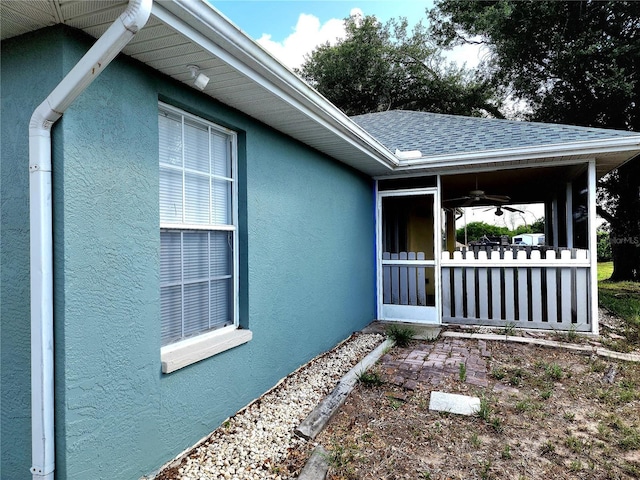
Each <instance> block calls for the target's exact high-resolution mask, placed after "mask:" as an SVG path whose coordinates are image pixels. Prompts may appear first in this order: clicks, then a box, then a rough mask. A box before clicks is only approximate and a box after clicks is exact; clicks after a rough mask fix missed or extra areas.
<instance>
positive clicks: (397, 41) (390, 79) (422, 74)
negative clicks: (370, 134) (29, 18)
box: [298, 16, 502, 118]
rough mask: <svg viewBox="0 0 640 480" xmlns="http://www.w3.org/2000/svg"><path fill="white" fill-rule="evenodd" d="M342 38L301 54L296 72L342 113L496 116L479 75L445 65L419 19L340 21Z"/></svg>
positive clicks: (497, 104) (489, 88)
mask: <svg viewBox="0 0 640 480" xmlns="http://www.w3.org/2000/svg"><path fill="white" fill-rule="evenodd" d="M345 27H346V38H345V39H343V40H341V41H339V42H338V43H337V44H336V45H330V44H329V43H326V44H324V45H321V46H320V47H318V48H316V49H315V50H314V51H313V52H312V53H311V54H310V55H308V56H307V58H306V60H305V63H304V64H303V65H302V67H301V69H300V70H299V72H298V73H300V74H301V75H302V77H303V78H305V79H306V80H307V81H308V82H309V83H310V84H311V85H312V86H314V87H315V88H316V89H317V90H318V91H319V92H320V93H322V94H323V95H324V96H325V97H327V98H328V99H329V100H330V101H331V102H332V103H334V104H335V105H336V106H338V107H339V108H340V109H342V110H343V111H344V112H345V113H347V114H348V115H357V114H362V113H370V112H378V111H385V110H393V109H407V110H419V111H429V112H435V113H449V114H458V115H476V116H477V115H487V114H489V115H492V116H495V117H500V118H502V114H501V113H500V110H499V107H500V105H501V103H500V101H499V100H498V97H497V96H496V90H495V89H494V88H493V87H492V86H491V84H490V83H489V82H488V81H487V80H486V79H485V78H484V77H483V75H482V74H481V73H478V72H472V71H470V70H467V69H465V68H459V67H456V66H454V65H452V64H447V63H446V62H445V60H444V59H443V57H442V56H441V53H440V51H439V50H438V49H437V48H436V47H434V46H433V44H432V42H431V41H430V39H429V35H428V31H427V29H426V28H425V27H424V26H423V25H422V24H421V23H420V24H418V25H417V26H416V27H414V29H413V30H412V32H411V33H409V32H408V30H407V21H406V19H399V20H390V21H389V22H387V23H386V24H382V23H380V22H379V21H378V20H377V19H376V17H375V16H365V17H360V16H357V17H350V18H347V19H345Z"/></svg>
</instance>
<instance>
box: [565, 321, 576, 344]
mask: <svg viewBox="0 0 640 480" xmlns="http://www.w3.org/2000/svg"><path fill="white" fill-rule="evenodd" d="M577 328H578V327H577V326H576V325H575V324H573V323H572V324H571V326H570V327H569V330H567V340H568V341H569V342H572V343H575V341H576V340H578V330H577Z"/></svg>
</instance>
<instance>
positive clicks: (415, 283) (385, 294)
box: [382, 252, 434, 306]
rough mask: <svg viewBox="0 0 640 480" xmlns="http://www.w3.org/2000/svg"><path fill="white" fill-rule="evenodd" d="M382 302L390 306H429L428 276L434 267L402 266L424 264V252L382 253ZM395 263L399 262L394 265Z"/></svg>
mask: <svg viewBox="0 0 640 480" xmlns="http://www.w3.org/2000/svg"><path fill="white" fill-rule="evenodd" d="M382 260H383V261H390V264H386V265H385V264H383V265H382V301H383V302H384V303H385V304H390V305H414V306H427V288H426V287H427V278H428V277H427V274H426V270H427V269H428V268H431V269H433V268H434V267H433V266H432V265H424V266H423V265H416V264H402V262H407V261H417V262H424V261H425V254H424V252H400V253H389V252H383V253H382ZM393 261H398V264H396V265H394V264H393Z"/></svg>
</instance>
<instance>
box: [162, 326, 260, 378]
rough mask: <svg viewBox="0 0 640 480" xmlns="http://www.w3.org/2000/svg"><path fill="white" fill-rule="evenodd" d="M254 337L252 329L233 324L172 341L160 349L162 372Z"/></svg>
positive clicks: (184, 365)
mask: <svg viewBox="0 0 640 480" xmlns="http://www.w3.org/2000/svg"><path fill="white" fill-rule="evenodd" d="M252 338H253V333H252V332H251V330H239V329H238V328H236V327H235V326H233V325H232V326H230V327H226V328H221V329H220V330H215V331H213V332H209V333H205V334H202V335H198V336H196V337H193V338H188V339H186V340H183V341H181V342H176V343H172V344H171V345H167V346H166V347H162V349H161V350H160V360H161V362H162V373H171V372H175V371H176V370H180V369H181V368H184V367H186V366H188V365H192V364H194V363H196V362H199V361H200V360H204V359H205V358H209V357H213V356H214V355H217V354H219V353H222V352H225V351H227V350H230V349H232V348H234V347H237V346H239V345H242V344H243V343H247V342H250V341H251V339H252Z"/></svg>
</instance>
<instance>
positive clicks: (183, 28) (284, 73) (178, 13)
mask: <svg viewBox="0 0 640 480" xmlns="http://www.w3.org/2000/svg"><path fill="white" fill-rule="evenodd" d="M151 13H152V15H153V16H155V17H156V18H158V19H159V20H160V21H162V22H163V23H165V24H166V25H168V26H170V27H171V28H173V29H175V30H176V31H178V32H180V33H181V34H182V35H184V36H185V37H187V38H188V39H189V40H191V41H193V42H194V43H196V44H198V45H199V46H201V47H202V48H203V49H205V50H207V51H208V52H209V53H211V54H212V55H214V56H216V57H218V58H219V59H221V60H223V61H224V62H225V63H227V64H228V65H230V66H231V67H233V68H234V69H236V70H237V71H239V72H240V73H242V74H243V75H245V76H246V77H247V78H249V79H251V80H252V81H254V82H255V83H256V84H257V85H260V86H261V87H262V88H264V89H265V90H267V91H269V92H271V93H272V94H274V95H275V96H276V97H278V98H280V99H281V100H282V101H284V102H286V103H287V104H289V105H291V106H292V107H293V108H295V109H297V110H298V111H300V112H302V113H304V114H305V115H307V116H308V117H309V118H310V119H311V120H313V121H314V122H316V123H317V124H318V125H319V126H320V127H322V128H325V129H327V130H328V131H330V132H331V133H332V134H334V135H336V136H337V137H339V138H340V139H342V140H343V141H345V142H347V143H349V144H350V145H351V146H353V147H355V148H357V149H358V150H360V151H362V152H363V153H365V154H367V155H368V156H369V157H371V159H372V161H374V162H375V163H377V164H380V165H383V166H384V167H386V168H388V169H389V170H392V169H393V168H394V167H396V166H397V165H398V164H399V162H398V160H397V158H396V157H395V156H394V155H393V153H392V152H391V151H389V150H388V149H387V148H386V147H385V146H384V145H382V144H381V143H380V142H379V141H378V140H376V139H375V138H374V137H373V136H371V135H370V134H369V133H367V132H366V131H365V130H364V129H363V128H361V127H360V126H359V125H357V124H356V123H355V122H353V121H352V120H351V119H349V117H347V116H346V115H345V114H344V113H343V112H342V111H341V110H339V109H338V108H337V107H335V106H334V105H333V104H332V103H331V102H329V101H328V100H327V99H326V98H324V97H323V96H322V95H320V94H319V93H318V92H317V91H315V90H314V89H313V88H311V87H310V86H309V85H308V84H307V83H306V82H304V81H303V80H302V79H300V78H299V77H298V76H297V75H296V74H294V73H293V72H292V71H291V70H289V69H288V68H287V67H285V66H284V65H282V64H281V63H280V62H279V61H278V60H276V59H275V58H274V57H272V56H271V55H270V54H269V53H268V52H267V51H266V50H264V49H263V48H262V47H260V46H259V45H258V44H257V43H255V42H254V41H253V40H251V39H250V38H249V37H247V36H246V35H245V34H244V33H243V32H242V31H241V30H240V29H239V28H238V27H236V26H235V25H233V23H231V22H230V21H229V20H228V19H227V18H226V17H225V16H224V15H222V14H221V13H219V12H218V11H217V10H215V9H214V8H213V6H211V5H209V4H208V3H206V2H205V1H204V0H201V1H189V0H168V1H163V2H161V3H155V2H154V4H153V9H152V11H151ZM214 80H215V79H214Z"/></svg>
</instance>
